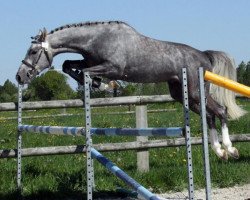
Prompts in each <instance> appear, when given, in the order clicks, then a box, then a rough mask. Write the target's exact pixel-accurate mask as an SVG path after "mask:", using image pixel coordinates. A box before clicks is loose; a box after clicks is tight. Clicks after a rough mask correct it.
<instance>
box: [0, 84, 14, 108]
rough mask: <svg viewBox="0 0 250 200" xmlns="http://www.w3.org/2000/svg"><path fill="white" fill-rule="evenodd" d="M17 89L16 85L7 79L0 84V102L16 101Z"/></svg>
mask: <svg viewBox="0 0 250 200" xmlns="http://www.w3.org/2000/svg"><path fill="white" fill-rule="evenodd" d="M17 91H18V89H17V87H16V85H15V84H14V83H12V82H11V81H10V80H9V79H7V80H6V81H5V82H4V84H3V86H1V85H0V102H2V103H3V102H16V101H17Z"/></svg>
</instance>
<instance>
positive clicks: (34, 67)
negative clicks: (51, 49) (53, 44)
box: [22, 42, 51, 74]
mask: <svg viewBox="0 0 250 200" xmlns="http://www.w3.org/2000/svg"><path fill="white" fill-rule="evenodd" d="M48 46H49V45H48V43H47V42H42V49H41V51H40V53H39V56H38V58H37V60H36V62H35V63H34V64H33V63H32V64H31V63H29V62H28V61H26V60H22V63H23V64H24V65H26V66H27V67H29V68H31V69H32V70H34V71H35V72H36V73H37V74H39V73H40V72H41V69H40V67H39V65H37V63H38V62H39V60H40V58H41V56H42V53H45V56H46V58H47V60H48V62H49V67H51V61H50V58H49V57H50V56H49V53H48Z"/></svg>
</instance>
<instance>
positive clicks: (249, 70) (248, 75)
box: [243, 61, 250, 86]
mask: <svg viewBox="0 0 250 200" xmlns="http://www.w3.org/2000/svg"><path fill="white" fill-rule="evenodd" d="M243 80H244V84H245V85H247V86H250V61H248V63H247V65H246V68H245V73H244V75H243Z"/></svg>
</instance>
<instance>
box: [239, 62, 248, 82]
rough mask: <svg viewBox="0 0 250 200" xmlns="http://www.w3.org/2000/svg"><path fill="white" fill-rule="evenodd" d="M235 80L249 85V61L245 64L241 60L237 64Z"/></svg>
mask: <svg viewBox="0 0 250 200" xmlns="http://www.w3.org/2000/svg"><path fill="white" fill-rule="evenodd" d="M237 81H238V82H239V83H242V84H244V85H247V86H250V61H249V62H248V63H247V64H245V63H244V62H243V61H242V62H241V63H240V64H239V67H238V68H237Z"/></svg>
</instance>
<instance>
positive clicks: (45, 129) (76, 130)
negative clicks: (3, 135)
mask: <svg viewBox="0 0 250 200" xmlns="http://www.w3.org/2000/svg"><path fill="white" fill-rule="evenodd" d="M18 130H19V131H26V132H35V133H45V134H62V135H75V136H77V135H78V136H82V135H85V128H84V127H64V126H34V125H19V126H18ZM90 133H91V134H93V135H106V136H114V135H122V136H125V135H127V136H167V137H181V136H182V135H183V128H181V127H170V128H90Z"/></svg>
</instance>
